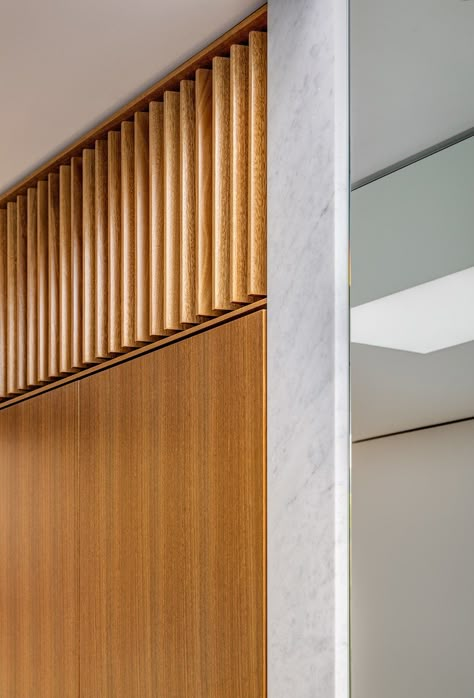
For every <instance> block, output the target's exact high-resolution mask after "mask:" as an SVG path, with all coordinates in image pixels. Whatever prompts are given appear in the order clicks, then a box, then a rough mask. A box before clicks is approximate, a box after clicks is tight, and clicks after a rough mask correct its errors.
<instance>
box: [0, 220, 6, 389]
mask: <svg viewBox="0 0 474 698" xmlns="http://www.w3.org/2000/svg"><path fill="white" fill-rule="evenodd" d="M6 395H7V211H6V209H3V208H2V209H0V399H1V398H4V397H6Z"/></svg>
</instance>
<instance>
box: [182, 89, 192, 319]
mask: <svg viewBox="0 0 474 698" xmlns="http://www.w3.org/2000/svg"><path fill="white" fill-rule="evenodd" d="M194 93H195V89H194V82H193V81H192V80H182V81H181V85H180V139H181V147H180V200H181V224H180V227H181V239H180V246H181V264H180V267H181V283H180V321H181V324H182V325H184V326H186V325H190V324H193V323H195V322H196V191H195V189H196V186H195V184H196V173H195V162H196V161H195V140H196V117H195V94H194Z"/></svg>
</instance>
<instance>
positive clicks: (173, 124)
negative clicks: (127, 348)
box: [163, 92, 181, 330]
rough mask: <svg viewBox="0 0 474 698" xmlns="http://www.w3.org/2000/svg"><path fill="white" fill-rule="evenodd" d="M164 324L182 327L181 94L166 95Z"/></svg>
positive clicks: (171, 327) (166, 326) (176, 327)
mask: <svg viewBox="0 0 474 698" xmlns="http://www.w3.org/2000/svg"><path fill="white" fill-rule="evenodd" d="M163 129H164V153H163V165H164V187H165V191H164V197H165V221H164V253H165V256H164V325H165V330H179V329H181V324H180V321H179V320H180V318H179V305H180V297H179V275H180V272H179V267H180V249H179V248H180V244H179V242H180V206H179V148H180V144H179V93H178V92H165V97H164V114H163Z"/></svg>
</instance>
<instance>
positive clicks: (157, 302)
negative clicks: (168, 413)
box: [149, 102, 166, 337]
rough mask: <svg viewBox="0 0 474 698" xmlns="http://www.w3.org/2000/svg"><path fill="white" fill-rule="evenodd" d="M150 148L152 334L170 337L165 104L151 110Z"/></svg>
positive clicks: (155, 106) (152, 104)
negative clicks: (165, 305)
mask: <svg viewBox="0 0 474 698" xmlns="http://www.w3.org/2000/svg"><path fill="white" fill-rule="evenodd" d="M149 127H150V133H149V144H150V332H151V334H152V335H153V336H154V337H160V336H162V335H165V334H166V331H165V329H164V317H163V292H164V279H163V275H164V172H163V102H151V103H150V107H149Z"/></svg>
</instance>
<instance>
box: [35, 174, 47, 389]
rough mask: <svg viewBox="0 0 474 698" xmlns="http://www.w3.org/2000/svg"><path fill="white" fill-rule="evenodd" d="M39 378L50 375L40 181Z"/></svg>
mask: <svg viewBox="0 0 474 698" xmlns="http://www.w3.org/2000/svg"><path fill="white" fill-rule="evenodd" d="M37 209H38V226H37V227H38V231H37V232H38V380H39V381H40V382H42V383H44V382H45V381H47V380H48V376H49V360H48V356H49V334H48V322H49V290H48V289H49V273H48V183H47V182H46V181H45V182H38V189H37Z"/></svg>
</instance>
